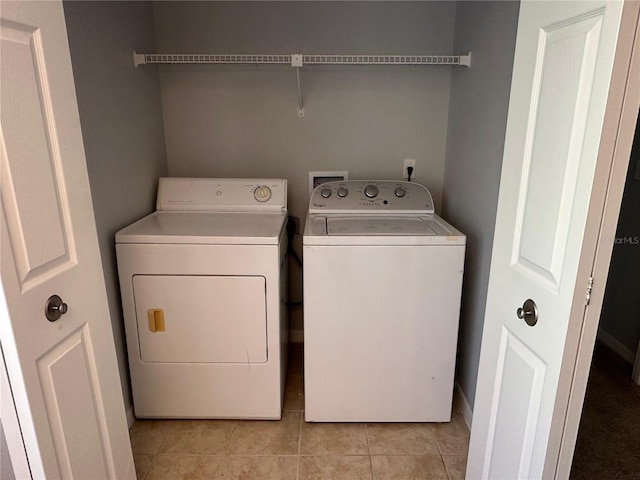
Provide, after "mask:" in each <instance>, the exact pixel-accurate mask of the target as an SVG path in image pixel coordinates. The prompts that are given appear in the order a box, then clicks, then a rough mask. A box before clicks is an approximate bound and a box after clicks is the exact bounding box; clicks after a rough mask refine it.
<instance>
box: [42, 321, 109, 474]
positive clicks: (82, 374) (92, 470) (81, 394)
mask: <svg viewBox="0 0 640 480" xmlns="http://www.w3.org/2000/svg"><path fill="white" fill-rule="evenodd" d="M86 329H88V327H86V326H85V327H84V328H83V329H81V330H79V331H76V332H74V333H73V334H71V335H69V336H68V337H67V338H66V339H65V340H63V341H62V342H60V343H58V344H57V345H56V346H55V347H54V348H53V349H52V350H50V351H49V352H47V353H46V354H44V355H43V356H42V357H40V358H39V359H38V362H37V363H38V372H39V375H40V381H41V383H42V387H43V388H42V390H43V395H44V401H45V404H46V409H47V412H48V414H49V419H50V423H51V425H52V431H53V441H54V444H55V450H56V456H57V458H58V460H59V461H60V472H61V473H62V477H63V478H78V479H83V478H92V479H94V478H95V479H98V478H105V479H106V478H108V469H107V465H106V464H105V461H106V459H107V458H108V457H109V455H108V452H106V451H104V447H103V438H104V437H105V433H106V428H105V425H104V418H102V415H101V412H102V410H103V408H102V406H101V405H99V398H98V397H97V395H96V393H98V392H99V388H98V386H99V380H98V378H97V377H96V366H95V364H94V362H93V352H92V348H91V345H90V344H89V343H88V340H89V339H90V337H91V336H90V335H89V334H88V333H89V332H87V331H86Z"/></svg>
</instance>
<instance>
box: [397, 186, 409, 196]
mask: <svg viewBox="0 0 640 480" xmlns="http://www.w3.org/2000/svg"><path fill="white" fill-rule="evenodd" d="M395 193H396V197H398V198H402V197H404V196H405V195H406V194H407V189H406V188H404V187H398V188H396V191H395Z"/></svg>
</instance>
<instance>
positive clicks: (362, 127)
mask: <svg viewBox="0 0 640 480" xmlns="http://www.w3.org/2000/svg"><path fill="white" fill-rule="evenodd" d="M154 11H155V21H156V39H157V46H158V51H161V52H169V53H188V52H202V53H244V54H247V53H263V54H269V53H281V54H290V53H320V54H321V53H339V54H352V53H354V54H355V53H361V54H366V53H371V54H377V53H389V54H392V53H398V54H402V53H407V54H444V55H446V54H451V53H452V42H453V26H454V15H455V3H454V2H157V3H156V4H155V10H154ZM458 68H459V67H458ZM451 71H452V67H440V66H435V67H434V66H432V67H398V66H394V67H371V66H369V67H357V66H356V67H348V66H342V67H331V66H322V67H305V68H303V69H302V70H301V82H302V95H303V101H304V111H305V116H304V118H299V117H298V115H297V105H298V104H297V102H298V91H297V83H296V75H295V70H294V69H293V68H292V67H290V66H284V65H283V66H264V65H263V66H167V67H162V68H161V69H160V81H161V86H162V106H163V112H164V124H165V132H166V141H167V158H168V164H169V173H170V174H171V175H175V176H211V177H282V178H287V179H288V180H289V211H290V214H292V215H294V216H297V217H300V218H301V219H302V222H304V217H305V215H306V211H307V207H308V198H309V196H308V172H309V171H318V170H348V171H349V176H350V178H352V179H358V178H359V179H363V178H373V179H383V178H389V179H399V178H401V177H402V165H403V159H404V158H414V159H416V162H417V163H416V175H417V176H416V177H415V179H416V181H418V182H421V183H424V184H425V185H427V186H428V187H429V189H430V190H431V192H432V194H433V196H434V200H435V202H436V206H437V207H439V204H440V198H441V194H442V181H443V175H444V155H445V146H446V134H447V115H448V109H449V85H450V78H451ZM300 239H301V237H300V236H298V237H296V238H295V240H294V245H295V246H296V248H297V250H298V251H300V250H301V248H300ZM291 265H292V272H291V276H290V285H291V300H294V301H295V300H299V299H300V297H301V281H300V270H299V269H298V267H297V265H295V264H294V263H293V262H291ZM300 311H301V310H300V309H296V310H293V311H292V312H291V313H292V315H291V316H290V318H291V322H292V323H291V328H292V330H294V331H297V333H298V337H299V334H300V332H301V330H302V319H301V315H300Z"/></svg>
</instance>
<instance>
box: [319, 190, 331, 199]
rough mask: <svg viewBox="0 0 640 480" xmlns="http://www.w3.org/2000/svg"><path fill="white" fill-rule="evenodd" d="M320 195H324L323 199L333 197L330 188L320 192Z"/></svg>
mask: <svg viewBox="0 0 640 480" xmlns="http://www.w3.org/2000/svg"><path fill="white" fill-rule="evenodd" d="M320 195H322V198H329V197H330V196H331V190H330V189H328V188H323V189H322V190H320Z"/></svg>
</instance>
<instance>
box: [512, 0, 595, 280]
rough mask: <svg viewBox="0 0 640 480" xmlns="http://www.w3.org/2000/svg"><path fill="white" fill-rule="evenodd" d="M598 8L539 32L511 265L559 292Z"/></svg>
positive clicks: (590, 83) (592, 71)
mask: <svg viewBox="0 0 640 480" xmlns="http://www.w3.org/2000/svg"><path fill="white" fill-rule="evenodd" d="M603 15H604V10H603V9H598V10H595V11H593V12H589V13H588V14H586V15H579V16H577V17H574V18H571V19H568V20H566V21H563V22H560V23H559V24H555V25H551V26H550V27H546V28H542V29H541V31H540V36H539V38H538V45H537V52H536V62H535V67H534V84H533V88H532V95H531V106H530V107H529V109H530V112H531V117H530V120H529V122H528V125H527V126H526V131H525V133H524V135H525V152H524V158H523V168H522V180H521V184H522V185H523V188H522V190H521V192H520V198H519V199H518V206H519V208H518V212H517V214H516V215H517V217H516V218H517V220H516V222H517V223H516V241H515V242H514V246H516V251H515V252H514V263H515V264H517V265H518V266H519V267H520V268H522V272H523V273H524V272H527V271H528V272H530V273H531V274H532V276H533V278H535V277H536V276H537V277H539V278H540V281H541V282H545V283H546V284H547V285H548V287H549V288H551V289H552V290H553V291H555V292H556V293H557V291H558V288H559V283H560V275H561V271H562V265H563V264H564V257H565V254H566V245H567V235H568V227H569V221H568V220H569V219H570V217H571V212H572V211H573V208H574V203H575V200H576V197H575V192H576V185H577V182H578V173H579V167H580V158H581V153H582V139H583V138H584V134H585V127H586V120H587V113H588V111H589V100H590V97H591V92H592V86H593V74H594V68H595V60H596V55H597V52H598V46H599V40H600V33H601V28H602V17H603Z"/></svg>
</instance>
